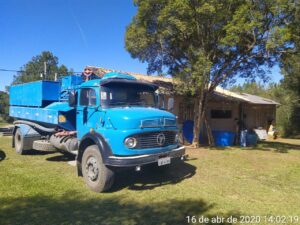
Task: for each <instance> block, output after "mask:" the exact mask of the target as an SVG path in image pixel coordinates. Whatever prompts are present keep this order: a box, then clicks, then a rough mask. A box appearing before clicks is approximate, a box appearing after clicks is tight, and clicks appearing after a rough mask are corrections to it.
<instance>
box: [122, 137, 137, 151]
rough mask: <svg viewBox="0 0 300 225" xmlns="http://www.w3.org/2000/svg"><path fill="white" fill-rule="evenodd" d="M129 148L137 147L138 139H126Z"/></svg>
mask: <svg viewBox="0 0 300 225" xmlns="http://www.w3.org/2000/svg"><path fill="white" fill-rule="evenodd" d="M124 143H125V145H126V147H127V148H134V147H135V146H136V143H137V141H136V139H135V138H134V137H129V138H126V139H125V141H124Z"/></svg>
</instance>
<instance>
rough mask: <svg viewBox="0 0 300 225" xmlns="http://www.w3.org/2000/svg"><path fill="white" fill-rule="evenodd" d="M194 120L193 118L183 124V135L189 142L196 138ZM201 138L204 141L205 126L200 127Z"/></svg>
mask: <svg viewBox="0 0 300 225" xmlns="http://www.w3.org/2000/svg"><path fill="white" fill-rule="evenodd" d="M193 131H194V121H192V120H186V121H185V122H184V123H183V126H182V132H183V137H184V139H185V140H187V141H188V142H189V143H192V141H193V138H194V133H193ZM199 140H200V142H201V143H203V142H204V138H203V126H202V127H201V129H200V134H199Z"/></svg>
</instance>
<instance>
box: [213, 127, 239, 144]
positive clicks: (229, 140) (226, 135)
mask: <svg viewBox="0 0 300 225" xmlns="http://www.w3.org/2000/svg"><path fill="white" fill-rule="evenodd" d="M212 134H213V137H214V140H215V145H216V146H219V147H225V146H232V145H234V139H235V133H234V132H231V131H220V130H213V131H212Z"/></svg>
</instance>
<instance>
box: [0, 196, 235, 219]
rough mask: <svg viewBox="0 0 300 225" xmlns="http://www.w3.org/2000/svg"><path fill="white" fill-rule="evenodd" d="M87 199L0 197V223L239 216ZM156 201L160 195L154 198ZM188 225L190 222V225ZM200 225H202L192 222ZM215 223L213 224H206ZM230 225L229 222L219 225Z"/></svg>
mask: <svg viewBox="0 0 300 225" xmlns="http://www.w3.org/2000/svg"><path fill="white" fill-rule="evenodd" d="M99 197H103V198H97V197H96V198H91V199H86V197H83V196H81V195H79V194H77V193H68V194H66V195H64V196H60V197H59V198H53V197H50V196H43V195H37V196H32V197H23V198H12V197H10V198H0V202H1V205H0V217H1V224H18V225H40V224H44V225H48V224H49V225H50V224H65V225H67V224H77V225H81V224H82V225H96V224H97V225H101V224H103V225H122V224H124V225H125V224H126V225H146V224H147V225H157V224H165V225H184V224H188V221H187V218H186V217H187V216H190V217H192V216H195V217H196V218H199V217H201V215H203V216H205V217H207V218H213V217H216V216H219V217H220V216H222V217H224V218H228V217H229V216H231V215H233V216H236V217H238V215H239V213H234V214H233V213H231V214H218V215H212V214H209V211H210V210H211V209H212V208H213V207H214V205H213V204H209V203H207V202H205V201H203V200H168V201H165V202H157V201H156V202H149V201H147V202H143V203H141V201H139V202H135V201H130V200H127V199H121V198H120V197H113V198H112V197H109V198H107V197H104V196H101V194H99ZM157 199H159V196H157ZM189 224H191V222H190V223H189ZM193 224H201V223H193ZM205 224H216V223H212V222H209V223H205ZM218 224H230V223H225V222H224V223H218Z"/></svg>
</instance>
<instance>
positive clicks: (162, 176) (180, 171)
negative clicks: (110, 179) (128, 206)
mask: <svg viewBox="0 0 300 225" xmlns="http://www.w3.org/2000/svg"><path fill="white" fill-rule="evenodd" d="M195 173H196V167H195V166H192V165H190V164H188V163H183V162H181V163H174V164H171V165H170V166H168V167H157V166H156V165H148V166H144V167H142V170H141V171H140V172H135V171H134V170H125V171H120V172H118V173H117V174H116V180H115V183H114V186H113V187H112V189H111V190H110V192H115V191H119V190H121V189H123V188H129V189H130V190H135V191H142V190H151V189H154V188H157V187H160V186H163V185H168V184H176V183H179V182H181V181H183V180H184V179H188V178H191V177H192V176H194V175H195Z"/></svg>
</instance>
